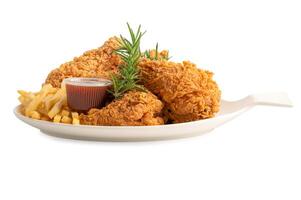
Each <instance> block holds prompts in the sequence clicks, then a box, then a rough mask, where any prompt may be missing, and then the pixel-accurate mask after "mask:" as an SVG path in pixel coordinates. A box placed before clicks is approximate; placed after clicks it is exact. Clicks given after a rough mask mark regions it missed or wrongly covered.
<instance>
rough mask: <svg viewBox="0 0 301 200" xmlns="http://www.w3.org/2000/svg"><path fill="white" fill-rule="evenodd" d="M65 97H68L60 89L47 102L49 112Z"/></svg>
mask: <svg viewBox="0 0 301 200" xmlns="http://www.w3.org/2000/svg"><path fill="white" fill-rule="evenodd" d="M64 96H66V93H65V91H64V90H62V89H59V90H58V91H57V92H56V93H55V94H54V95H53V96H52V97H50V98H49V99H47V100H45V107H46V109H47V110H50V109H51V107H52V106H53V105H55V104H56V103H57V102H58V101H60V99H62V98H63V97H64Z"/></svg>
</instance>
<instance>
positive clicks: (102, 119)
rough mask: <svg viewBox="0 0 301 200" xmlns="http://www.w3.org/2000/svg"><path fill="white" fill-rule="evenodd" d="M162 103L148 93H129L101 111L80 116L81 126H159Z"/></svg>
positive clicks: (161, 119) (162, 121)
mask: <svg viewBox="0 0 301 200" xmlns="http://www.w3.org/2000/svg"><path fill="white" fill-rule="evenodd" d="M162 108H163V103H162V102H161V101H160V100H159V99H158V98H157V97H156V96H155V95H153V94H152V93H150V92H140V91H130V92H128V93H126V94H125V95H124V96H123V97H122V98H121V99H118V100H114V101H113V102H112V103H110V104H108V105H107V106H105V107H103V108H102V109H91V110H90V111H89V112H88V114H87V115H83V114H82V115H81V116H80V120H81V124H86V125H106V126H143V125H161V124H164V120H163V118H162V117H160V115H161V110H162Z"/></svg>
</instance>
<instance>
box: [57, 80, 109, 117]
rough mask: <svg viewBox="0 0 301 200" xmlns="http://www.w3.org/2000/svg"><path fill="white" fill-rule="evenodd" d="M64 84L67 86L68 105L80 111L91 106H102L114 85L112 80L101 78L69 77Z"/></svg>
mask: <svg viewBox="0 0 301 200" xmlns="http://www.w3.org/2000/svg"><path fill="white" fill-rule="evenodd" d="M63 84H64V85H65V87H66V93H67V103H68V106H69V107H70V108H71V109H73V110H76V111H79V112H86V111H88V110H90V109H91V108H101V107H102V105H103V102H104V100H105V98H106V95H107V90H108V89H110V87H111V86H112V82H111V81H110V80H106V79H101V78H67V79H64V81H63Z"/></svg>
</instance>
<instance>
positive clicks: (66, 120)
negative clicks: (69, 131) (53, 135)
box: [61, 116, 72, 124]
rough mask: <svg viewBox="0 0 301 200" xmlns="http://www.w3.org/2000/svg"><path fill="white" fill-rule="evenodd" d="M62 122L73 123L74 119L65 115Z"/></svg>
mask: <svg viewBox="0 0 301 200" xmlns="http://www.w3.org/2000/svg"><path fill="white" fill-rule="evenodd" d="M61 122H62V123H65V124H71V122H72V119H71V118H70V117H67V116H63V117H62V119H61Z"/></svg>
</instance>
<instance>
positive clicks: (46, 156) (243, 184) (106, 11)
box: [0, 0, 301, 200]
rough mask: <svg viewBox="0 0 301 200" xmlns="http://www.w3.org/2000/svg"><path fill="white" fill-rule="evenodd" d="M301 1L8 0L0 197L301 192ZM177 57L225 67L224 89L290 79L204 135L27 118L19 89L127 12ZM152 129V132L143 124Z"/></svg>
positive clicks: (266, 87)
mask: <svg viewBox="0 0 301 200" xmlns="http://www.w3.org/2000/svg"><path fill="white" fill-rule="evenodd" d="M299 3H300V1H291V0H283V1H277V0H273V1H268V0H253V1H234V0H230V1H216V0H211V1H206V2H204V1H190V0H185V1H181V2H177V1H170V2H168V1H156V0H153V1H129V0H127V1H120V2H118V1H110V0H107V1H100V0H99V1H88V0H86V1H82V2H77V1H70V2H67V1H54V0H52V1H48V2H44V1H33V0H27V1H21V0H20V1H16V0H11V1H8V0H7V1H1V2H0V22H1V23H0V69H1V78H0V81H1V97H0V99H1V114H0V117H1V121H0V123H1V129H0V130H1V132H0V133H1V134H0V137H1V138H0V199H3V200H8V199H31V200H35V199H39V200H41V199H43V200H48V199H49V200H50V199H51V200H53V199H64V200H65V199H73V200H76V199H106V200H110V199H130V200H136V199H137V200H138V199H139V200H141V199H147V200H148V199H149V200H154V199H173V200H177V199H231V200H235V199H239V200H241V199H290V200H294V199H301V162H300V159H301V155H300V154H301V131H300V130H301V129H300V122H301V121H300V114H301V112H300V102H301V96H300V91H301V90H300V88H301V84H300V83H301V81H300V73H299V69H300V68H301V57H300V55H301V29H300V27H301V23H300V22H301V20H300V19H301V12H300V10H301V6H300V5H299ZM127 21H128V22H130V23H131V24H132V25H133V26H137V25H139V24H140V23H141V24H142V25H143V28H144V29H146V30H147V34H146V35H145V37H144V38H143V47H144V48H146V47H148V48H149V47H152V46H154V45H155V43H156V42H157V41H158V42H159V45H160V47H161V48H168V49H169V50H170V53H171V55H172V56H173V60H175V61H181V60H191V61H193V62H195V63H196V64H198V66H200V67H201V68H206V69H209V70H211V71H213V72H215V74H216V75H215V79H216V80H217V81H218V83H219V85H220V87H221V89H222V92H223V98H224V99H230V100H231V99H233V100H234V99H239V98H241V97H244V96H245V95H248V94H250V93H256V92H268V91H269V92H273V91H286V92H288V94H289V96H290V98H291V99H292V101H293V102H294V105H295V107H294V108H291V109H287V108H274V107H257V108H254V109H252V110H251V111H249V112H248V113H246V114H244V115H242V116H241V117H239V118H237V119H235V120H234V121H232V122H230V123H228V124H225V125H224V126H222V127H220V128H218V129H216V130H214V131H213V132H211V133H209V134H206V135H203V136H200V137H195V138H189V139H181V140H174V141H164V142H146V143H103V142H84V141H72V140H65V139H59V138H53V137H50V136H46V135H43V134H42V133H40V132H39V131H38V130H36V129H34V128H32V127H29V126H27V125H26V124H24V123H21V122H20V121H18V120H17V119H16V118H15V117H14V115H13V113H12V110H13V107H14V106H16V105H17V104H18V101H17V93H16V90H17V89H25V90H33V91H35V90H38V89H39V88H40V86H41V84H42V82H43V81H44V79H45V77H46V76H47V73H48V72H49V71H50V70H51V69H53V68H55V67H57V66H59V64H61V63H64V62H66V61H68V60H71V59H72V58H73V57H74V56H77V55H80V54H81V53H82V52H84V51H86V50H88V49H92V48H96V47H98V46H100V45H102V43H103V42H104V41H105V40H106V39H107V38H108V37H109V36H112V35H117V34H120V33H126V26H125V23H126V22H127ZM141 134H143V133H141Z"/></svg>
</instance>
